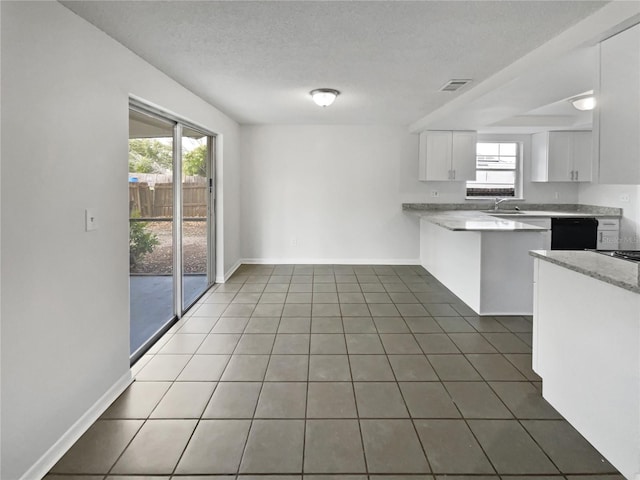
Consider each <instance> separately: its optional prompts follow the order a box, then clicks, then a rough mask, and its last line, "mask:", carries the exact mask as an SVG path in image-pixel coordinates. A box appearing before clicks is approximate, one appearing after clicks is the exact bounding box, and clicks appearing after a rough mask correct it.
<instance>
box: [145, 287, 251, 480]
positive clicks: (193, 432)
mask: <svg viewBox="0 0 640 480" xmlns="http://www.w3.org/2000/svg"><path fill="white" fill-rule="evenodd" d="M236 295H237V294H236ZM220 318H222V317H219V318H218V321H220ZM217 323H218V322H216V324H217ZM247 323H248V322H247ZM214 327H215V325H214ZM245 328H246V325H245ZM212 329H213V327H212ZM203 341H204V340H203ZM238 343H240V342H239V340H238ZM200 346H201V345H200ZM237 347H238V345H237V344H236V347H235V348H237ZM198 348H200V347H198ZM196 351H197V349H196ZM231 356H232V355H229V359H228V360H227V362H226V364H225V367H224V369H223V370H222V371H221V372H220V378H222V374H223V373H224V371H225V370H226V369H227V366H228V365H229V362H230V361H231ZM194 357H195V353H194ZM191 358H192V359H193V357H191ZM189 362H191V360H189ZM189 362H187V365H188V364H189ZM185 368H186V365H185ZM182 371H184V369H183V370H182ZM182 371H181V372H180V374H181V373H182ZM180 374H178V377H179V376H180ZM178 377H176V380H174V382H173V384H174V385H175V383H176V381H177V378H178ZM219 383H220V381H219V380H218V382H216V385H215V387H214V389H213V391H212V392H211V395H210V396H209V400H208V401H207V403H206V404H205V406H204V408H203V410H202V412H200V418H198V419H197V421H196V424H195V426H194V428H193V430H192V431H191V435H189V438H188V440H187V441H186V443H185V444H184V447H183V448H182V452H181V453H180V455H179V456H178V460H177V461H176V464H175V465H174V466H173V470H172V472H171V474H170V476H171V477H173V476H174V475H175V474H176V470H177V469H178V465H180V461H181V460H182V458H183V457H184V454H185V452H186V451H187V447H188V446H189V444H190V443H191V440H192V439H193V436H194V434H195V432H196V430H197V429H198V426H199V425H200V423H201V422H202V416H203V415H204V412H205V411H206V409H207V406H208V405H209V402H210V401H211V399H212V398H213V395H214V393H215V391H216V390H217V389H218V385H219ZM172 386H173V385H172ZM169 389H171V387H169ZM156 408H157V407H156Z"/></svg>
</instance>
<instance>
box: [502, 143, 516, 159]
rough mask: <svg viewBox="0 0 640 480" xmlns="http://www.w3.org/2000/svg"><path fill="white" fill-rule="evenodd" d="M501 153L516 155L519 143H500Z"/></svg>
mask: <svg viewBox="0 0 640 480" xmlns="http://www.w3.org/2000/svg"><path fill="white" fill-rule="evenodd" d="M499 145H500V155H508V156H511V157H515V156H516V149H517V145H516V144H515V143H500V144H499Z"/></svg>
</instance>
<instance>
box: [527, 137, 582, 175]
mask: <svg viewBox="0 0 640 480" xmlns="http://www.w3.org/2000/svg"><path fill="white" fill-rule="evenodd" d="M592 150H593V142H592V134H591V132H588V131H587V132H582V131H580V132H540V133H536V134H534V135H532V136H531V157H532V158H531V160H532V163H531V181H532V182H590V181H591V164H592V161H591V157H592V155H591V152H592Z"/></svg>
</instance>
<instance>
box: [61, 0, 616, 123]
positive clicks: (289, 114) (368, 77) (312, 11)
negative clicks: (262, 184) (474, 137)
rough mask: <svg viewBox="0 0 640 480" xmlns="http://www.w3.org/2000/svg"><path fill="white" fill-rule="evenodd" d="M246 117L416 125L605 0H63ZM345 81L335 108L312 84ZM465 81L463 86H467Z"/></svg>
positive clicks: (181, 80)
mask: <svg viewBox="0 0 640 480" xmlns="http://www.w3.org/2000/svg"><path fill="white" fill-rule="evenodd" d="M62 3H63V4H64V5H65V6H67V7H68V8H69V9H71V10H72V11H74V12H75V13H77V14H78V15H80V16H81V17H83V18H85V19H86V20H88V21H89V22H91V23H93V24H94V25H96V26H97V27H98V28H100V29H101V30H103V31H104V32H106V33H107V34H108V35H110V36H112V37H113V38H115V39H116V40H118V41H119V42H120V43H122V44H123V45H125V46H126V47H128V48H129V49H131V50H132V51H134V52H135V53H137V54H138V55H140V56H141V57H142V58H144V59H145V60H147V61H148V62H149V63H151V64H153V65H155V66H156V67H157V68H159V69H160V70H162V71H163V72H165V73H166V74H168V75H169V76H171V77H172V78H174V79H175V80H177V81H178V82H179V83H181V84H182V85H184V86H185V87H187V88H189V89H190V90H191V91H193V92H194V93H196V94H197V95H199V96H200V97H201V98H203V99H204V100H206V101H208V102H209V103H211V104H213V105H215V106H217V107H218V108H220V109H221V110H222V111H224V112H225V113H227V114H228V115H229V116H231V117H232V118H234V119H236V120H237V121H239V122H240V123H244V124H274V123H276V124H354V123H358V124H369V123H370V124H398V125H408V124H410V123H411V122H414V121H416V120H417V119H419V118H421V117H423V116H425V115H427V114H429V113H430V112H432V111H434V110H435V109H437V108H438V107H441V106H442V105H444V104H446V103H447V102H448V101H450V100H451V99H453V98H455V97H456V96H457V95H459V94H460V91H459V92H457V93H445V92H439V91H438V89H439V88H440V87H441V86H442V85H443V84H444V83H445V82H447V81H448V80H449V79H451V78H472V79H473V80H474V82H473V83H472V84H470V85H469V86H467V87H465V89H471V88H473V87H474V85H477V84H478V82H480V81H481V80H483V79H485V78H487V77H489V76H491V75H492V74H494V73H495V72H497V71H499V70H501V69H503V68H504V67H506V66H508V65H509V64H511V63H512V62H514V61H515V60H517V59H518V58H520V57H522V56H523V55H525V54H526V53H528V52H530V51H531V50H533V49H535V48H536V47H539V46H540V45H542V44H543V43H545V42H546V41H548V40H549V39H551V38H553V37H555V36H556V35H558V34H559V33H560V32H562V31H563V30H565V29H567V28H568V27H570V26H571V25H573V24H575V23H577V22H578V21H580V20H581V19H582V18H584V17H586V16H588V15H590V14H591V13H593V12H595V11H596V10H598V9H600V8H601V7H602V6H603V5H604V4H605V2H597V1H591V0H588V1H535V2H534V1H514V2H509V1H496V2H492V1H445V2H436V1H407V2H405V1H325V2H316V1H259V2H245V1H222V2H214V1H206V2H192V1H188V2H185V1H169V2H155V1H63V2H62ZM319 87H331V88H336V89H338V90H341V91H342V95H341V96H340V97H339V98H338V100H337V101H336V102H335V103H334V105H332V106H331V107H328V108H326V109H322V108H320V107H317V106H315V105H314V104H313V103H312V102H311V100H310V98H309V96H308V92H309V91H310V90H312V89H314V88H319ZM465 89H463V90H462V91H464V90H465Z"/></svg>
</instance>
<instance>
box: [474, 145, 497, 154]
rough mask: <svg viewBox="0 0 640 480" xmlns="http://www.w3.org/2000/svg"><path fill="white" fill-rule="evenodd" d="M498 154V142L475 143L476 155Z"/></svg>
mask: <svg viewBox="0 0 640 480" xmlns="http://www.w3.org/2000/svg"><path fill="white" fill-rule="evenodd" d="M499 154H500V144H499V143H478V144H476V155H478V156H480V155H490V156H498V155H499Z"/></svg>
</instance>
